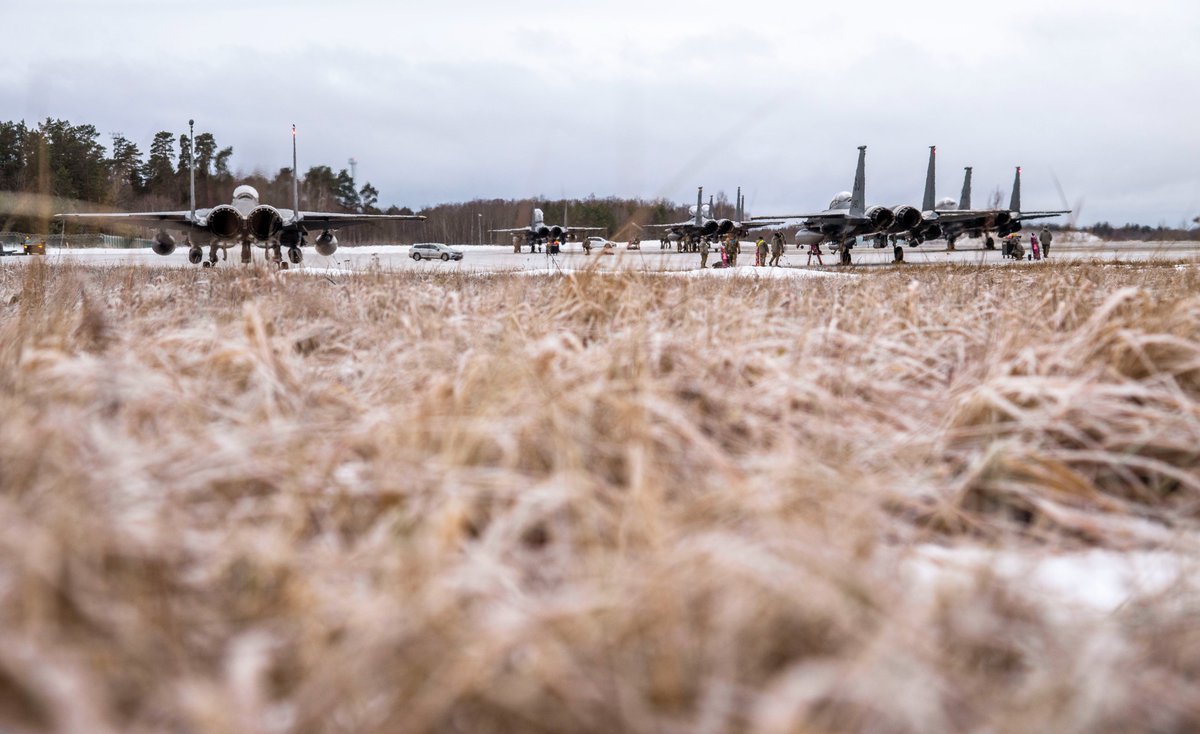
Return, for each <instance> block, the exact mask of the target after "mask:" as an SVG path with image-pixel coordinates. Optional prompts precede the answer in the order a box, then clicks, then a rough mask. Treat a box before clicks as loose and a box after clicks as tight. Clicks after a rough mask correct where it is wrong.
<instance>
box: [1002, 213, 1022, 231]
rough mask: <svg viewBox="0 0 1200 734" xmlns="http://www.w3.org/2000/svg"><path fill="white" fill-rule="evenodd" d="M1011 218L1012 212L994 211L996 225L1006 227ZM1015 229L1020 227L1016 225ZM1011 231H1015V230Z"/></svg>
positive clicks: (1010, 222)
mask: <svg viewBox="0 0 1200 734" xmlns="http://www.w3.org/2000/svg"><path fill="white" fill-rule="evenodd" d="M1012 220H1013V218H1012V214H1010V213H1008V212H996V226H997V227H1007V226H1008V225H1009V224H1012ZM1017 229H1020V227H1017ZM1013 231H1014V232H1015V231H1016V230H1013Z"/></svg>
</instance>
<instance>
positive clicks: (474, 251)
mask: <svg viewBox="0 0 1200 734" xmlns="http://www.w3.org/2000/svg"><path fill="white" fill-rule="evenodd" d="M454 247H455V248H457V249H461V250H462V251H463V252H464V253H465V257H464V258H463V259H462V260H461V261H457V262H456V261H449V262H442V261H438V260H434V261H429V260H423V261H421V262H416V261H414V260H412V258H411V257H410V256H409V248H408V246H407V245H364V246H358V247H342V248H339V249H338V251H337V252H335V253H334V254H333V256H332V257H322V256H320V255H317V254H316V253H315V251H313V250H312V249H310V248H306V249H305V253H304V255H305V258H304V263H303V264H302V265H300V266H291V268H292V269H294V270H301V271H311V272H329V271H331V270H338V271H364V270H369V269H384V270H393V271H415V272H445V273H456V272H457V273H504V272H528V273H541V272H547V273H554V272H570V271H575V270H582V269H584V268H590V269H595V270H599V271H644V272H676V271H680V272H681V271H693V272H694V274H695V275H700V274H701V273H704V274H709V273H711V274H712V275H722V274H724V275H732V274H734V273H721V271H720V269H712V268H711V267H710V268H709V269H708V270H705V271H700V256H699V255H698V254H695V253H677V252H674V251H671V250H664V249H660V248H659V246H658V243H657V242H651V243H650V244H646V243H643V245H642V247H643V249H641V250H629V249H626V247H625V246H624V245H618V246H617V247H616V248H614V249H613V250H611V252H612V253H613V254H611V255H605V254H600V253H601V252H602V251H601V250H599V249H597V248H593V250H592V254H590V255H586V254H584V252H583V250H582V248H581V247H580V245H579V244H578V243H570V244H568V245H566V246H564V248H563V253H562V254H560V255H557V256H551V255H547V254H545V253H535V254H530V253H528V252H524V253H522V254H519V255H518V254H515V253H514V252H513V251H512V248H511V247H509V246H495V245H454ZM264 252H265V251H264V250H261V249H258V248H255V249H254V262H256V263H259V264H261V263H264V262H266V258H265V254H264ZM1051 252H1052V258H1051V260H1052V261H1060V260H1069V261H1102V262H1114V263H1118V262H1174V263H1191V264H1200V243H1196V242H1101V241H1098V240H1087V241H1084V242H1064V243H1062V244H1059V243H1055V245H1054V247H1053V249H1052V251H1051ZM239 255H240V253H239V252H238V251H237V250H236V249H233V250H230V252H229V259H228V260H224V261H220V262H218V263H217V267H218V268H230V267H240V266H241V264H240V262H239ZM851 255H852V257H853V266H852V267H850V268H846V267H843V266H839V265H837V264H836V262H837V256H836V255H835V254H834V253H831V252H829V251H828V249H827V248H826V251H825V254H824V265H823V266H818V265H817V264H816V262H815V261H814V262H813V264H812V265H811V266H810V265H809V264H808V254H807V251H806V250H800V249H797V248H796V247H795V246H794V245H792V246H789V247H788V249H787V250H786V251H785V253H784V256H783V259H782V268H776V269H774V270H776V271H778V272H777V273H776V276H782V275H784V274H785V273H788V274H794V275H800V274H801V273H800V272H796V271H806V272H839V271H853V270H859V269H875V268H883V267H912V266H921V265H934V264H938V265H945V264H957V265H1003V266H1007V267H1037V266H1039V265H1041V264H1043V263H1045V262H1046V261H1045V260H1043V261H1041V262H1037V261H1029V260H1023V261H1012V260H1007V259H1004V258H1003V257H1001V254H1000V251H999V250H985V249H982V247H980V246H978V244H975V243H972V242H970V241H968V243H967V244H965V245H962V244H960V246H959V247H958V248H957V249H956V250H955V251H948V250H947V249H946V247H945V244H944V243H941V242H934V243H927V244H926V245H923V246H921V247H906V248H905V262H904V264H902V265H898V266H897V265H895V264H894V263H893V262H892V250H891V248H890V247H888V248H884V249H873V248H871V247H869V246H861V245H860V246H858V247H855V248H854V249H853V250H852V252H851ZM35 257H36V256H35ZM43 257H44V259H45V260H46V261H47V262H49V263H66V262H76V263H80V264H87V265H100V266H108V267H119V266H126V265H141V266H150V267H180V268H196V269H199V268H200V266H199V265H192V264H190V263H188V261H187V251H186V250H185V249H183V248H179V249H176V250H175V252H174V253H172V254H170V255H167V256H160V255H156V254H154V252H153V251H151V250H149V249H137V250H129V249H101V248H80V249H60V248H47V251H46V255H45V256H43ZM31 259H32V257H11V258H4V259H3V260H0V262H3V263H6V264H17V263H21V262H27V261H29V260H31ZM708 262H709V265H710V266H711V265H712V264H713V263H717V262H720V256H719V255H717V254H716V253H715V252H714V253H712V254H710V255H709V259H708ZM738 263H739V266H740V267H739V268H738V269H737V271H736V272H737V273H747V272H748V271H751V270H753V269H752V268H748V267H746V266H752V265H753V263H754V249H753V243H751V242H744V243H743V244H742V253H741V255H740V256H739V259H738ZM758 270H763V271H765V270H769V269H766V268H760V269H758ZM764 274H765V273H764Z"/></svg>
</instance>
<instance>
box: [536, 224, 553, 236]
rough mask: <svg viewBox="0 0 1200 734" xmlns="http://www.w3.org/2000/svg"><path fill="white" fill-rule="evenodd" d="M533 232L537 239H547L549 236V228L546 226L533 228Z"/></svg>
mask: <svg viewBox="0 0 1200 734" xmlns="http://www.w3.org/2000/svg"><path fill="white" fill-rule="evenodd" d="M533 232H534V234H536V235H537V236H538V237H549V236H550V228H549V227H546V226H540V227H534V229H533Z"/></svg>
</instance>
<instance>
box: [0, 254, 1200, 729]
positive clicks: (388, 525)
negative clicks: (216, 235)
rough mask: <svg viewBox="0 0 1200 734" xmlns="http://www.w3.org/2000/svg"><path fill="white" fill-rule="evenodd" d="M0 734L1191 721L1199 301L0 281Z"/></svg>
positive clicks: (1174, 275)
mask: <svg viewBox="0 0 1200 734" xmlns="http://www.w3.org/2000/svg"><path fill="white" fill-rule="evenodd" d="M0 307H2V309H3V310H2V311H0V416H3V417H2V419H0V730H3V731H6V732H44V731H87V732H160V731H176V732H252V731H253V732H274V731H297V732H325V731H330V732H381V733H382V732H401V731H403V732H422V731H430V732H433V731H484V732H525V731H571V732H575V731H595V732H612V731H645V732H691V731H708V732H720V731H753V732H799V731H863V732H958V731H990V732H1029V731H1055V732H1085V731H1086V732H1097V731H1099V732H1108V731H1111V732H1124V731H1131V730H1155V731H1187V730H1194V729H1196V728H1198V727H1200V686H1197V685H1196V681H1197V679H1198V678H1200V625H1198V624H1197V623H1196V619H1197V615H1198V614H1200V591H1198V590H1197V589H1196V588H1195V584H1194V582H1193V581H1192V580H1191V579H1193V578H1194V577H1195V576H1194V573H1193V571H1194V569H1195V567H1196V562H1197V560H1198V559H1200V544H1198V542H1197V540H1198V535H1197V530H1198V519H1200V272H1198V271H1197V269H1196V268H1186V269H1178V268H1175V267H1171V266H1158V265H1147V264H1142V265H1138V266H1136V267H1134V266H1123V265H1070V264H1066V263H1052V264H1048V265H1046V266H1044V267H1040V268H1002V267H982V268H981V267H976V266H970V267H959V268H955V267H923V268H919V269H911V270H905V269H886V270H880V271H876V272H870V273H861V277H838V278H820V279H817V278H813V279H801V280H796V279H778V280H776V279H750V278H702V279H689V278H665V277H655V276H654V275H649V274H638V273H629V274H626V275H621V276H614V275H611V274H605V275H600V274H591V273H588V272H581V273H577V274H575V275H574V276H572V277H562V276H556V277H536V276H535V277H529V276H510V275H499V274H498V275H494V276H492V277H488V278H480V277H471V276H468V275H436V274H402V273H385V272H378V271H367V272H362V273H359V274H329V275H327V276H325V277H312V278H296V277H284V276H282V275H272V274H269V273H268V272H266V271H265V270H256V269H250V270H241V269H238V268H226V269H221V268H219V269H216V270H206V271H200V270H191V271H183V270H174V269H159V268H147V267H128V268H89V267H86V266H82V265H72V264H60V265H53V264H49V265H48V264H45V263H42V262H40V261H34V262H30V263H28V264H27V265H26V266H23V267H15V268H3V269H0Z"/></svg>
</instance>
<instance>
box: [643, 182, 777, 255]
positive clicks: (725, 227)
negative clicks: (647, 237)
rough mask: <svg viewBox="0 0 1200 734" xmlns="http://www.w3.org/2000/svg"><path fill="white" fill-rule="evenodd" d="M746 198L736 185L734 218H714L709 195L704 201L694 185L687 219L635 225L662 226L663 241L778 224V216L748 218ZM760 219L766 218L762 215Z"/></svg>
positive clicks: (737, 232)
mask: <svg viewBox="0 0 1200 734" xmlns="http://www.w3.org/2000/svg"><path fill="white" fill-rule="evenodd" d="M745 205H746V200H745V198H744V197H743V196H742V189H741V187H738V193H737V208H736V210H735V212H734V217H735V219H725V218H724V217H722V218H719V219H718V218H716V217H714V216H713V212H714V211H715V207H714V206H713V202H712V198H711V197H709V202H708V203H707V204H705V203H704V187H703V186H700V187H697V189H696V205H695V206H692V207H689V208H688V214H690V215H691V219H686V220H684V221H682V222H671V223H669V224H647V225H639V226H641V227H642V228H643V229H661V230H664V232H663V234H662V239H663V240H664V241H666V242H699V241H700V239H701V238H702V237H721V236H723V235H727V234H732V235H734V236H736V237H739V238H740V237H745V236H746V235H747V234H748V233H749V232H750V231H751V230H753V229H765V228H768V227H772V226H775V225H777V224H780V223H781V222H782V220H778V219H776V220H773V221H751V220H749V219H747V218H746V213H745ZM764 219H766V218H765V217H764Z"/></svg>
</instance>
